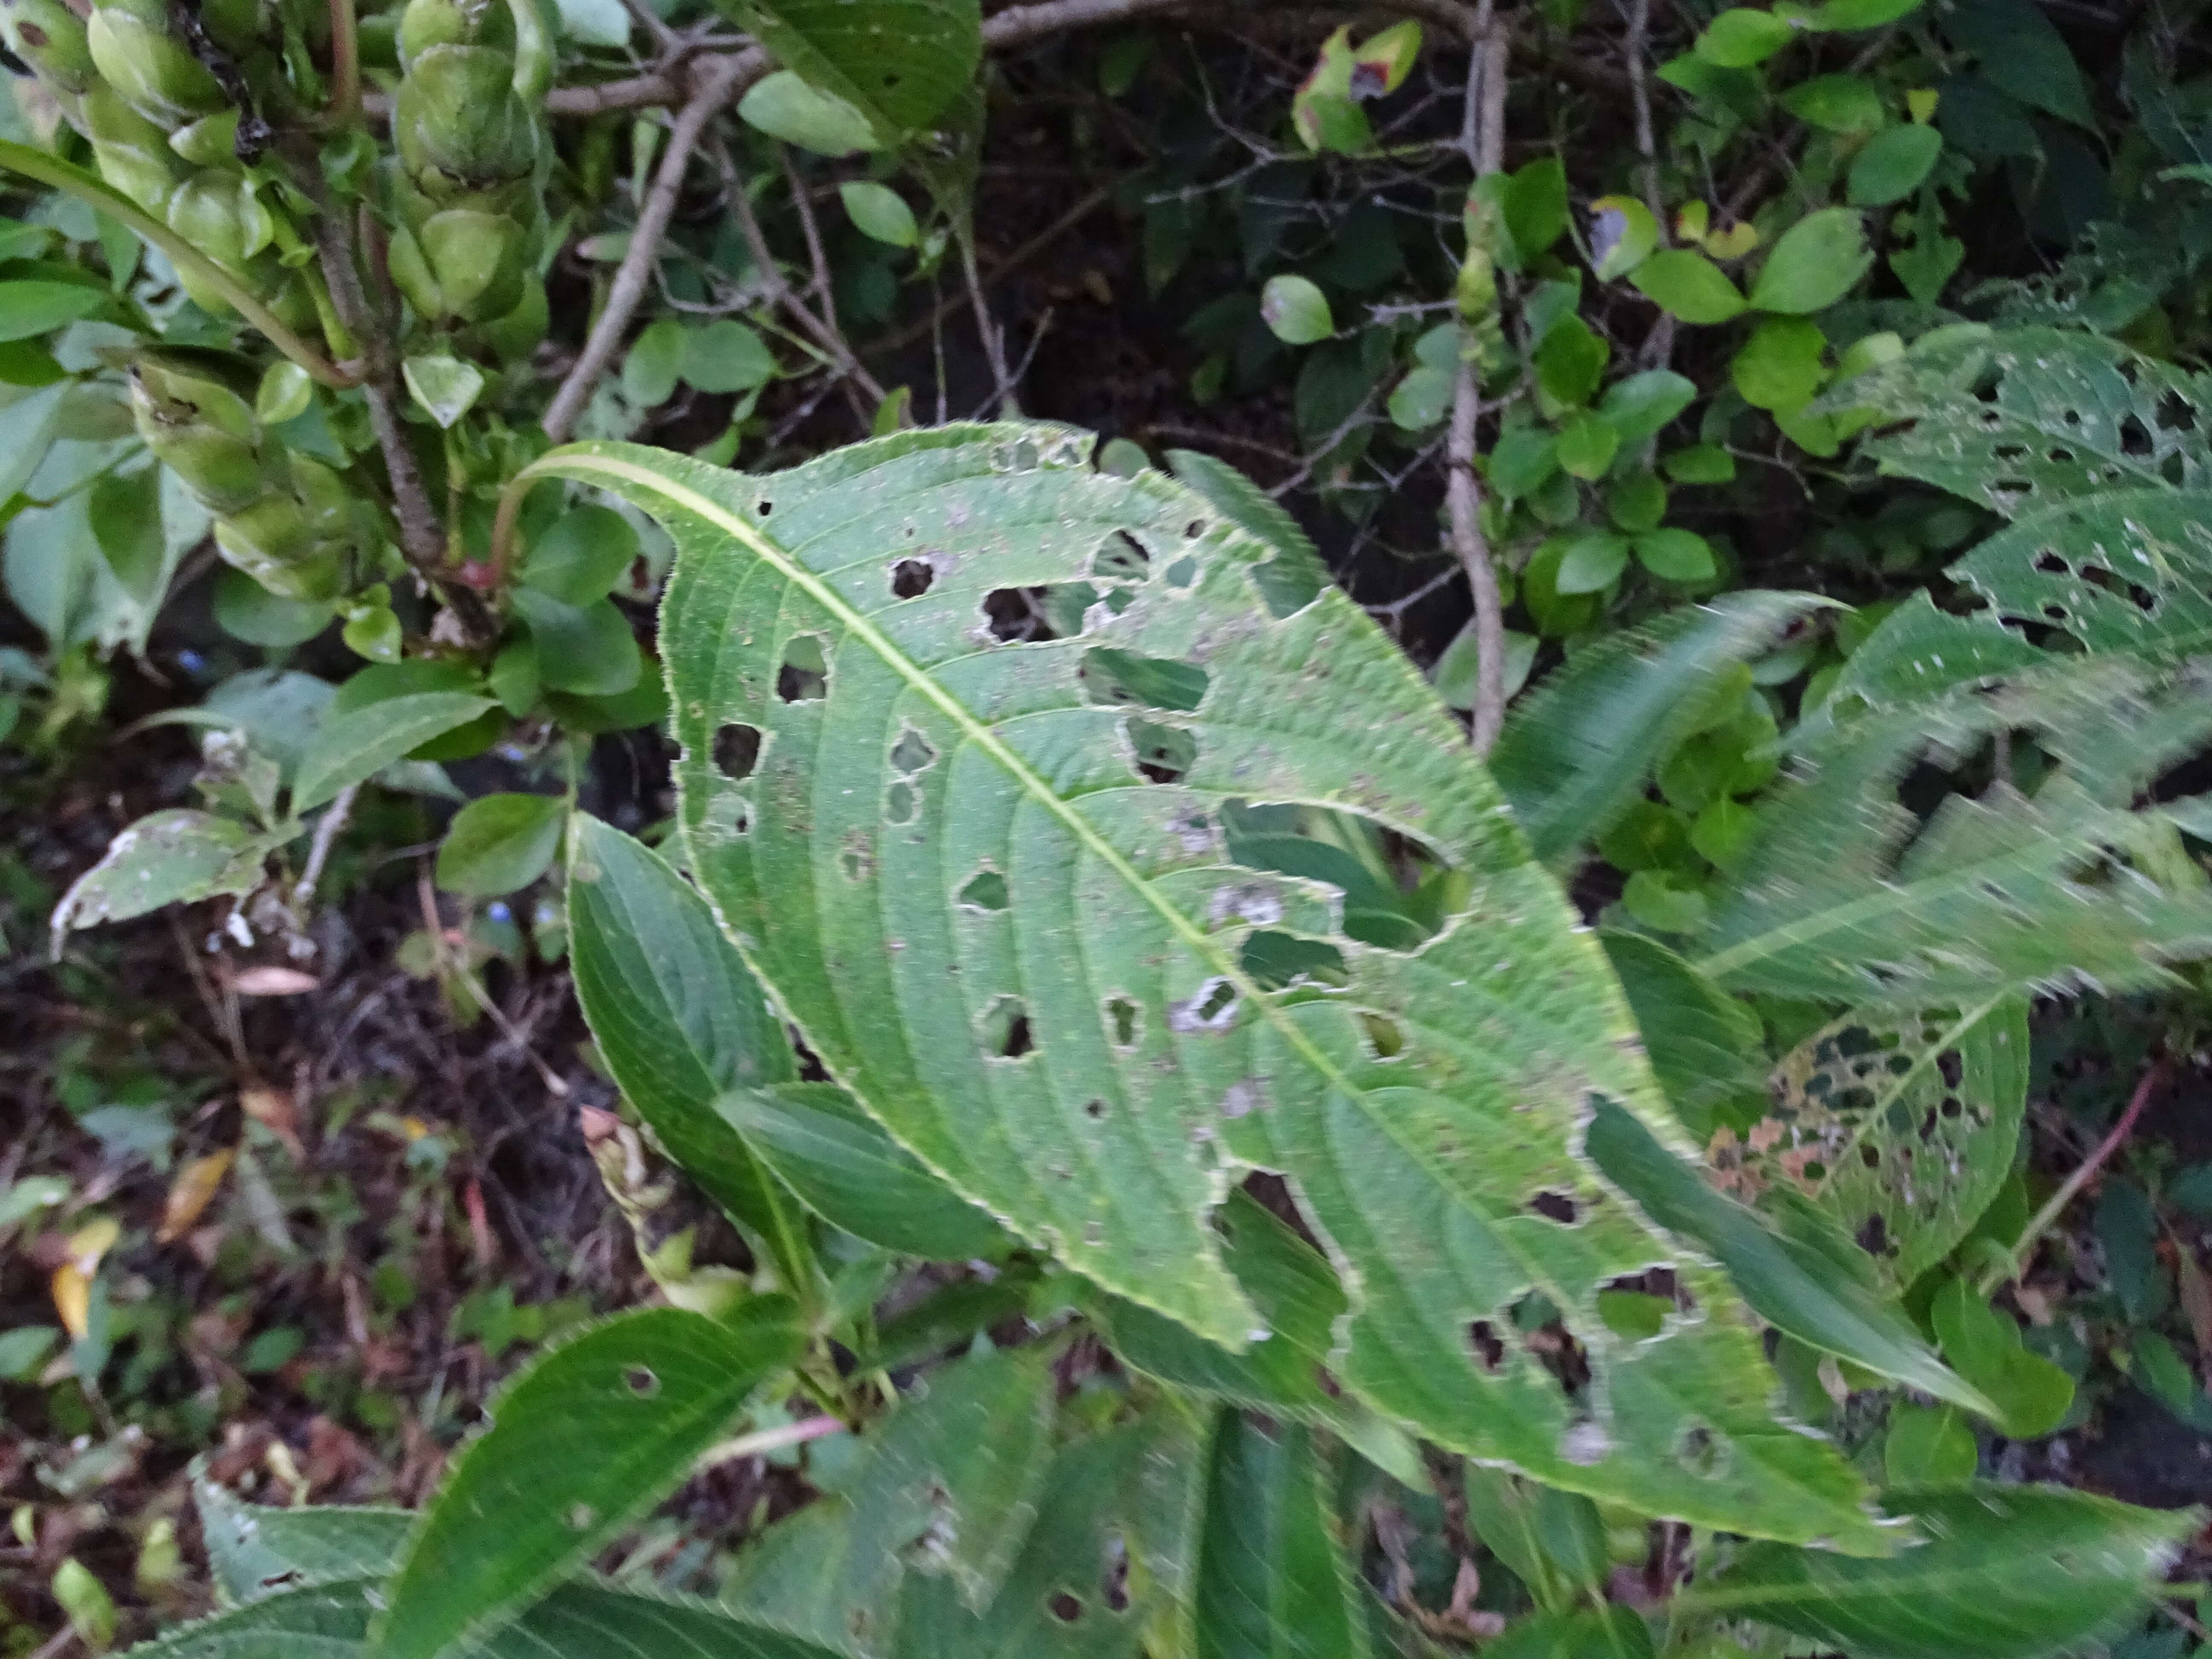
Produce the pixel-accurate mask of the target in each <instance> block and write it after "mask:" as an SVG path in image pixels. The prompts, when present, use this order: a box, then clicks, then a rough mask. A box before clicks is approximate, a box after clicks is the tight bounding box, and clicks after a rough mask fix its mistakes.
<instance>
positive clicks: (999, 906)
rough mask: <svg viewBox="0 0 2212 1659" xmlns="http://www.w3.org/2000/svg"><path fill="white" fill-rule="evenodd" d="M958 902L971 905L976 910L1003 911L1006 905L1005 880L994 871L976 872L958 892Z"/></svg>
mask: <svg viewBox="0 0 2212 1659" xmlns="http://www.w3.org/2000/svg"><path fill="white" fill-rule="evenodd" d="M960 902H961V903H963V904H968V905H973V906H974V907H975V908H976V909H978V910H1003V909H1005V908H1006V905H1007V903H1008V899H1007V896H1006V878H1005V877H1004V876H1002V875H1000V873H999V872H997V871H996V870H978V871H977V872H975V874H974V875H972V876H970V877H969V878H968V884H967V885H966V886H964V887H963V888H962V889H961V890H960Z"/></svg>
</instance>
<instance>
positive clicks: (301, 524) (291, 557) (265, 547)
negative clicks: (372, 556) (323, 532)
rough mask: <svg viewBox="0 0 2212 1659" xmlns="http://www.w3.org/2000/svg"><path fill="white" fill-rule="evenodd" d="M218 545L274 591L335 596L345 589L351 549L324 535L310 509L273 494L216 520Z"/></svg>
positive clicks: (299, 596) (231, 560) (230, 559)
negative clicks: (316, 528)
mask: <svg viewBox="0 0 2212 1659" xmlns="http://www.w3.org/2000/svg"><path fill="white" fill-rule="evenodd" d="M215 544H216V551H218V552H219V553H221V554H222V556H223V558H224V560H225V561H226V562H228V563H229V564H231V565H233V566H234V567H236V568H238V569H240V570H243V571H244V572H245V573H246V574H247V575H249V576H251V577H252V578H253V580H256V581H258V582H259V583H260V584H261V585H262V586H264V587H265V588H267V589H268V590H269V591H270V592H271V593H275V594H276V595H278V596H279V597H280V598H283V599H336V598H337V596H338V595H339V594H340V593H341V592H343V591H344V589H345V550H344V549H343V547H339V546H336V545H333V544H331V543H328V542H325V541H321V540H319V539H318V538H317V537H316V535H315V532H314V528H313V525H312V524H311V523H310V522H309V520H308V517H307V510H306V509H305V508H304V507H301V505H300V503H299V502H298V501H295V500H293V499H292V497H291V496H289V495H273V494H272V495H264V497H263V498H262V499H261V500H259V501H256V502H254V503H253V505H252V506H251V507H247V508H246V509H245V510H244V511H243V512H240V513H232V514H230V515H229V516H228V517H227V518H221V519H217V520H216V522H215Z"/></svg>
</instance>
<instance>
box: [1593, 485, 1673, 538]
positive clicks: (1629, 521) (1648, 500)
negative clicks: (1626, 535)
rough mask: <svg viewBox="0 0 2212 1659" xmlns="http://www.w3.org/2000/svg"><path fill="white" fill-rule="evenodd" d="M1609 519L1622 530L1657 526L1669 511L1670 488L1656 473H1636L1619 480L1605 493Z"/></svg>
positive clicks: (1642, 529) (1635, 530) (1636, 530)
mask: <svg viewBox="0 0 2212 1659" xmlns="http://www.w3.org/2000/svg"><path fill="white" fill-rule="evenodd" d="M1605 511H1606V516H1607V517H1608V518H1610V519H1611V520H1613V523H1614V524H1615V525H1617V526H1620V528H1621V529H1623V530H1627V531H1632V532H1641V531H1646V530H1651V529H1655V528H1656V527H1657V526H1658V523H1659V520H1661V519H1662V518H1663V517H1664V516H1665V515H1666V512H1667V486H1666V485H1665V484H1663V483H1661V482H1660V481H1659V477H1658V476H1657V475H1656V473H1651V472H1644V471H1636V472H1631V473H1630V474H1629V475H1628V476H1627V477H1625V478H1620V479H1616V480H1615V481H1614V483H1613V487H1612V488H1611V489H1607V491H1606V492H1605Z"/></svg>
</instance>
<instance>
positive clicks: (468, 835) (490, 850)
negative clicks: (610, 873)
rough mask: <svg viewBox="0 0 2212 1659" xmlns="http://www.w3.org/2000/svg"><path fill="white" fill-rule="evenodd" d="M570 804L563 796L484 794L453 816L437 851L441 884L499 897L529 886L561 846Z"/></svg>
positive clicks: (457, 890) (453, 889)
mask: <svg viewBox="0 0 2212 1659" xmlns="http://www.w3.org/2000/svg"><path fill="white" fill-rule="evenodd" d="M567 822H568V801H567V800H566V799H563V798H562V797H561V796H559V795H486V796H485V797H484V798H483V799H481V800H472V801H471V802H470V803H469V804H468V805H466V806H464V807H463V808H461V810H460V811H459V812H457V813H456V814H454V816H453V828H452V829H448V830H447V832H446V844H445V845H444V846H442V847H441V848H439V849H438V885H439V886H441V887H442V888H443V889H445V890H446V891H447V892H449V893H466V894H469V895H471V896H473V897H476V898H496V897H498V896H500V895H501V894H502V893H512V892H513V891H514V890H516V889H517V888H519V887H527V886H528V885H530V884H531V883H532V882H533V881H535V880H537V879H538V877H540V876H542V875H544V873H545V866H548V865H549V864H550V863H552V862H553V854H555V853H556V852H557V851H559V850H560V846H561V830H562V825H564V824H565V823H567Z"/></svg>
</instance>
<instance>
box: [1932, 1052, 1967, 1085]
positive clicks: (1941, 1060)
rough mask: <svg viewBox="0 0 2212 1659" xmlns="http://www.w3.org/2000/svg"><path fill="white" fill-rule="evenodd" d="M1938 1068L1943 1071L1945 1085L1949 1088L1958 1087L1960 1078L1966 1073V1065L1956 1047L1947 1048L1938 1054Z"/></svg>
mask: <svg viewBox="0 0 2212 1659" xmlns="http://www.w3.org/2000/svg"><path fill="white" fill-rule="evenodd" d="M1936 1070H1937V1071H1938V1072H1940V1073H1942V1077H1943V1086H1944V1087H1945V1088H1947V1089H1955V1088H1957V1087H1958V1086H1959V1080H1960V1079H1961V1078H1963V1077H1965V1076H1966V1065H1965V1063H1964V1062H1963V1061H1962V1060H1960V1058H1959V1051H1958V1050H1957V1049H1956V1048H1946V1049H1945V1050H1944V1051H1943V1052H1942V1054H1938V1055H1936Z"/></svg>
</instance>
